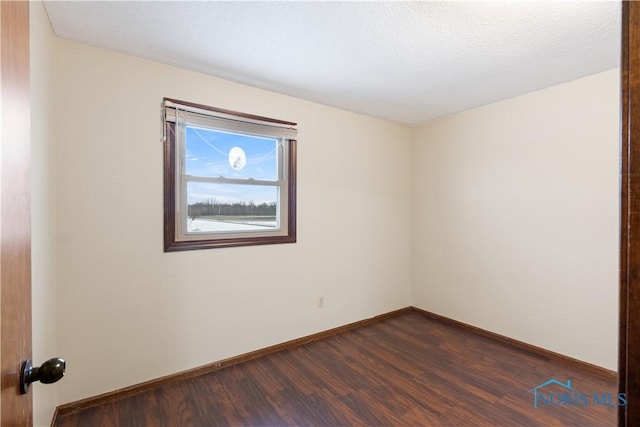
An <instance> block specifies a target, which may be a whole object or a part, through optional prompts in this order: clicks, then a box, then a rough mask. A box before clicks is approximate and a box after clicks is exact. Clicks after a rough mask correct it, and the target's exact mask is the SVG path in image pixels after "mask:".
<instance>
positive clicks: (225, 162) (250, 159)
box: [185, 126, 279, 181]
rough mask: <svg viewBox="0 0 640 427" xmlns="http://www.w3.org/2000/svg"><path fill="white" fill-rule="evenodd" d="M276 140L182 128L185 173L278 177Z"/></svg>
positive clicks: (239, 177) (257, 177)
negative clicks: (183, 129) (184, 140)
mask: <svg viewBox="0 0 640 427" xmlns="http://www.w3.org/2000/svg"><path fill="white" fill-rule="evenodd" d="M278 143H279V140H278V139H274V138H263V137H257V136H249V135H242V134H237V133H230V132H223V131H218V130H213V129H203V128H199V127H193V126H187V127H186V146H185V157H186V159H185V160H186V161H185V171H186V174H187V175H192V176H206V177H221V176H222V177H225V178H233V179H250V178H252V179H256V180H267V181H276V180H277V179H278Z"/></svg>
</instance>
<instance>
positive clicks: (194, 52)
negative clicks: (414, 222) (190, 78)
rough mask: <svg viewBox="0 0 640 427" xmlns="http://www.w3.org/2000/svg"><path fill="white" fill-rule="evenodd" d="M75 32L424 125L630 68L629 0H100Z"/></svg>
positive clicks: (81, 13) (59, 11)
mask: <svg viewBox="0 0 640 427" xmlns="http://www.w3.org/2000/svg"><path fill="white" fill-rule="evenodd" d="M45 7H46V10H47V13H48V14H49V18H50V20H51V23H52V26H53V29H54V31H55V33H56V34H57V35H58V36H60V37H63V38H67V39H71V40H76V41H80V42H83V43H87V44H90V45H93V46H98V47H103V48H107V49H113V50H116V51H119V52H124V53H127V54H130V55H135V56H138V57H142V58H147V59H151V60H155V61H158V62H162V63H166V64H171V65H176V66H180V67H183V68H187V69H191V70H195V71H200V72H203V73H207V74H211V75H214V76H218V77H222V78H225V79H229V80H233V81H236V82H240V83H245V84H249V85H252V86H256V87H260V88H265V89H269V90H272V91H275V92H280V93H284V94H288V95H293V96H296V97H298V98H303V99H308V100H312V101H316V102H319V103H322V104H326V105H330V106H335V107H339V108H342V109H345V110H350V111H354V112H358V113H363V114H367V115H370V116H374V117H381V118H385V119H389V120H393V121H396V122H400V123H405V124H420V123H424V122H426V121H428V120H431V119H433V118H436V117H440V116H444V115H447V114H451V113H454V112H459V111H463V110H467V109H470V108H474V107H477V106H480V105H484V104H488V103H491V102H494V101H497V100H500V99H505V98H509V97H512V96H516V95H519V94H523V93H526V92H530V91H533V90H538V89H542V88H545V87H549V86H552V85H554V84H558V83H562V82H566V81H569V80H573V79H575V78H579V77H583V76H587V75H590V74H593V73H597V72H600V71H604V70H608V69H611V68H615V67H618V66H619V57H620V47H619V45H620V4H619V3H618V2H593V3H592V2H589V3H587V2H519V1H505V2H258V1H255V2H202V1H200V2H190V1H186V2H185V1H180V2H166V1H146V2H111V1H109V2H100V1H80V2H72V1H54V2H46V3H45Z"/></svg>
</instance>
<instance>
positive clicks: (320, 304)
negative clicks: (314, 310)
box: [318, 295, 324, 308]
mask: <svg viewBox="0 0 640 427" xmlns="http://www.w3.org/2000/svg"><path fill="white" fill-rule="evenodd" d="M322 307H324V296H322V295H319V296H318V308H322Z"/></svg>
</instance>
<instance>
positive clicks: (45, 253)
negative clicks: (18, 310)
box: [30, 2, 58, 426]
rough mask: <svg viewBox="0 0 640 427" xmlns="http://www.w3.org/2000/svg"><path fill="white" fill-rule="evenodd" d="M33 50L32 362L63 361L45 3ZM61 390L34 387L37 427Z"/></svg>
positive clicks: (37, 12) (38, 8)
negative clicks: (58, 336) (59, 345)
mask: <svg viewBox="0 0 640 427" xmlns="http://www.w3.org/2000/svg"><path fill="white" fill-rule="evenodd" d="M30 19H31V30H30V33H31V34H30V45H31V46H30V49H31V233H32V243H31V258H32V260H31V263H32V313H33V314H32V322H33V357H32V358H33V361H34V363H35V364H36V366H37V365H39V364H41V363H42V362H44V361H45V360H47V359H50V358H52V357H56V356H58V351H57V350H58V349H57V339H56V334H57V328H56V325H57V322H56V311H57V306H56V303H57V292H56V257H55V255H56V240H55V239H56V233H55V230H56V215H55V193H56V186H55V175H56V174H55V161H54V160H55V157H54V138H53V131H54V113H53V111H54V109H53V101H54V76H53V73H52V68H53V61H54V58H53V33H52V32H51V27H50V25H49V19H48V17H47V15H46V13H45V11H44V7H43V6H42V3H40V2H32V3H31V4H30ZM57 388H58V385H57V384H52V385H42V384H34V385H33V387H32V388H31V393H33V416H34V425H35V426H48V425H50V424H51V415H52V414H53V411H54V409H55V407H56V406H57V404H58V398H57Z"/></svg>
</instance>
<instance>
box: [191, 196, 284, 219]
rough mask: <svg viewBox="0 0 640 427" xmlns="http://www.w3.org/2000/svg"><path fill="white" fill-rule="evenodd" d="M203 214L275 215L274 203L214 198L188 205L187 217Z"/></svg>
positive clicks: (196, 216) (201, 215)
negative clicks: (216, 199)
mask: <svg viewBox="0 0 640 427" xmlns="http://www.w3.org/2000/svg"><path fill="white" fill-rule="evenodd" d="M203 216H276V203H275V202H273V203H261V204H259V205H256V204H255V203H253V202H249V203H247V202H244V201H242V202H235V203H220V202H217V201H215V200H209V201H207V202H198V203H194V204H192V205H189V217H190V218H198V217H203Z"/></svg>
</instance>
